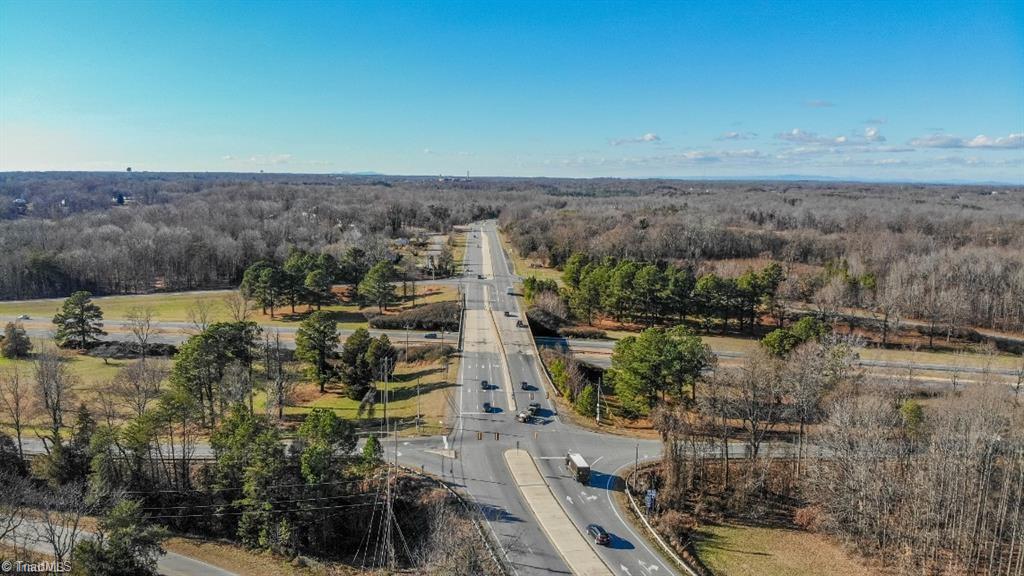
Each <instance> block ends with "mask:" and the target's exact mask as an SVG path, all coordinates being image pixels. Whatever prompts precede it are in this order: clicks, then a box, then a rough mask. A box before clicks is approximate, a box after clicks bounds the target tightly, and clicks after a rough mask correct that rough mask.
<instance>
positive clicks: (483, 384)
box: [480, 380, 491, 390]
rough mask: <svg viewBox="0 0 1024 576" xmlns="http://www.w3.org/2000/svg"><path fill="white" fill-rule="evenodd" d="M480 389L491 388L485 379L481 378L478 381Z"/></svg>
mask: <svg viewBox="0 0 1024 576" xmlns="http://www.w3.org/2000/svg"><path fill="white" fill-rule="evenodd" d="M480 389H481V390H490V389H491V385H490V384H488V383H487V380H481V381H480Z"/></svg>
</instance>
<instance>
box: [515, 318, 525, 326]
mask: <svg viewBox="0 0 1024 576" xmlns="http://www.w3.org/2000/svg"><path fill="white" fill-rule="evenodd" d="M516 328H526V324H524V323H523V321H522V320H516Z"/></svg>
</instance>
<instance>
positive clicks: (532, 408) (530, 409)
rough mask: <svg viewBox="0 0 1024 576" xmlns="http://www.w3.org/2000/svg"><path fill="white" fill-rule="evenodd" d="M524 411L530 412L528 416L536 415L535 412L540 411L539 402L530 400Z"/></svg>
mask: <svg viewBox="0 0 1024 576" xmlns="http://www.w3.org/2000/svg"><path fill="white" fill-rule="evenodd" d="M526 411H527V412H529V413H530V416H536V415H537V412H540V402H530V406H529V407H528V408H527V409H526Z"/></svg>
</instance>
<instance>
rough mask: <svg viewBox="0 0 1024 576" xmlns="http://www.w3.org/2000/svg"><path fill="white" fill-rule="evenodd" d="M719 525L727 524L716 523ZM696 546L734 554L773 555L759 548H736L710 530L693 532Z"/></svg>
mask: <svg viewBox="0 0 1024 576" xmlns="http://www.w3.org/2000/svg"><path fill="white" fill-rule="evenodd" d="M714 525H718V526H725V524H714ZM693 540H694V546H695V548H697V549H705V550H718V551H722V552H730V553H733V554H743V555H746V556H771V554H769V553H768V552H761V551H758V550H744V549H742V548H735V547H732V546H729V545H728V544H726V542H725V541H724V540H723V539H722V538H721V537H719V536H718V535H716V534H715V533H713V532H711V531H709V530H697V531H695V532H694V534H693Z"/></svg>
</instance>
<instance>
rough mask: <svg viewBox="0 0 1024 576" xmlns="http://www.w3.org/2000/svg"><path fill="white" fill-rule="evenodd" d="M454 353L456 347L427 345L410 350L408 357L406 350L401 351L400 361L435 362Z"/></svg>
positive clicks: (399, 354) (399, 353)
mask: <svg viewBox="0 0 1024 576" xmlns="http://www.w3.org/2000/svg"><path fill="white" fill-rule="evenodd" d="M454 352H455V347H454V346H452V345H450V344H427V345H424V346H414V347H412V348H410V349H409V354H408V356H407V355H406V353H405V349H404V348H402V349H400V350H399V352H398V359H399V360H401V361H403V362H434V361H436V360H440V359H441V358H444V357H445V356H451V355H452V354H453V353H454Z"/></svg>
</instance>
